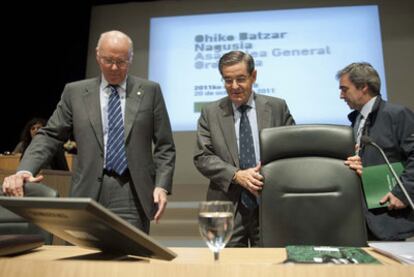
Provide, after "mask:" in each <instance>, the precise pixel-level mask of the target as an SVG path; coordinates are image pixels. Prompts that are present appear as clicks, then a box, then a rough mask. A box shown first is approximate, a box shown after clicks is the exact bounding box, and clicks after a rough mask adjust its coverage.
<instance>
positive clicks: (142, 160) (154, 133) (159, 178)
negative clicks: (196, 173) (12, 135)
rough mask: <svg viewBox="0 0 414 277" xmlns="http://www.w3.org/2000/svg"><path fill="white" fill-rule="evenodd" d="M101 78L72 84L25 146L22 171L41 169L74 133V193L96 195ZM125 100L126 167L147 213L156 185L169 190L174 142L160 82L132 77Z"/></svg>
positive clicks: (99, 165) (101, 154)
mask: <svg viewBox="0 0 414 277" xmlns="http://www.w3.org/2000/svg"><path fill="white" fill-rule="evenodd" d="M99 85H100V78H94V79H88V80H83V81H78V82H73V83H69V84H67V85H66V86H65V88H64V91H63V93H62V97H61V100H60V102H59V103H58V105H57V107H56V110H55V111H54V113H53V115H52V116H51V118H50V119H49V121H48V123H47V126H46V127H44V128H42V129H41V130H40V131H39V132H38V135H36V136H35V138H34V139H33V141H32V143H31V144H30V146H29V147H28V149H27V150H26V155H24V158H23V159H22V161H21V163H20V166H19V170H29V171H30V172H32V173H33V174H37V173H38V171H39V169H40V165H41V164H43V161H44V160H48V159H50V158H51V157H52V156H53V154H54V153H55V152H56V149H57V148H58V147H59V146H61V145H62V143H63V142H65V141H67V140H68V139H69V137H70V136H71V135H72V134H73V137H74V139H75V141H76V143H77V149H78V154H77V155H78V160H77V162H78V163H77V167H76V170H75V172H74V173H73V177H72V186H71V190H70V195H71V196H74V197H91V198H94V199H97V197H98V194H99V189H100V185H101V183H102V179H103V178H102V176H103V166H104V142H103V131H102V119H101V108H100V99H99ZM126 89H127V91H126V104H125V119H124V125H125V145H126V153H127V161H128V168H129V171H130V175H131V178H132V181H133V184H134V185H135V189H136V191H137V194H138V197H139V200H140V201H141V204H142V206H143V208H144V211H145V213H146V215H147V217H148V218H152V217H153V213H154V210H155V207H154V203H153V190H154V187H155V186H159V187H162V188H164V189H165V190H167V191H168V192H171V188H172V178H173V171H174V166H175V145H174V141H173V137H172V132H171V125H170V121H169V117H168V114H167V109H166V106H165V103H164V99H163V96H162V93H161V88H160V86H159V85H158V84H157V83H154V82H151V81H148V80H144V79H141V78H138V77H133V76H128V78H127V86H126Z"/></svg>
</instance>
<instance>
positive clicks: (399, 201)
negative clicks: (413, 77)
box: [336, 63, 414, 240]
mask: <svg viewBox="0 0 414 277" xmlns="http://www.w3.org/2000/svg"><path fill="white" fill-rule="evenodd" d="M336 77H337V79H338V80H339V89H340V90H341V95H340V97H341V99H344V100H345V102H346V103H347V104H348V106H349V107H350V108H351V109H353V110H354V111H352V112H351V113H350V114H349V115H348V117H349V120H350V121H351V122H352V127H353V128H354V132H355V139H356V144H357V149H359V150H358V151H357V155H356V156H353V157H349V158H348V160H347V161H346V163H347V164H348V165H350V166H351V167H352V168H354V169H356V170H357V172H358V173H359V174H361V173H362V171H363V168H362V166H371V165H378V164H384V163H385V161H384V159H383V158H382V156H381V154H380V153H379V152H378V150H377V149H375V148H374V147H372V146H370V145H368V146H365V145H362V144H361V143H360V142H361V136H362V135H368V136H369V137H371V139H372V140H373V141H375V142H376V143H377V144H378V145H379V146H380V147H381V148H382V149H383V150H384V152H385V154H386V155H387V157H388V159H389V160H390V162H402V163H403V165H404V168H405V169H404V171H403V173H402V174H401V176H400V178H401V181H402V183H403V184H404V185H405V188H406V190H407V191H408V193H409V194H410V196H411V199H413V198H414V113H413V112H412V111H411V110H409V109H408V108H405V107H403V106H400V105H395V104H392V103H389V102H386V101H384V100H382V99H381V95H380V88H381V81H380V78H379V75H378V73H377V71H376V70H375V69H374V68H373V67H372V66H371V65H370V64H368V63H352V64H350V65H348V66H347V67H345V68H344V69H342V70H340V71H339V72H338V73H337V75H336ZM361 160H362V166H358V163H359V165H360V164H361ZM378 202H381V203H383V204H384V203H388V204H387V207H386V208H377V209H372V210H368V209H367V207H366V205H365V202H364V203H363V204H364V213H365V219H366V221H367V225H368V231H369V232H368V235H369V238H368V239H369V240H402V239H405V238H408V237H410V236H413V235H414V213H413V211H412V210H411V208H410V207H409V206H408V200H407V198H406V197H405V196H404V194H403V192H402V190H401V189H400V187H399V186H395V187H394V188H393V189H392V190H391V191H390V192H389V193H387V194H386V195H384V196H383V197H382V198H381V199H378Z"/></svg>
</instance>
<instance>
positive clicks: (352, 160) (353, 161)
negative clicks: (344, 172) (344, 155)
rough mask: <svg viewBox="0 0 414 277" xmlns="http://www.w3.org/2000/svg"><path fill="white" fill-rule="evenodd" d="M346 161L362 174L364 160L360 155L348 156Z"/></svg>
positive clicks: (350, 166)
mask: <svg viewBox="0 0 414 277" xmlns="http://www.w3.org/2000/svg"><path fill="white" fill-rule="evenodd" d="M344 163H345V164H346V165H347V166H349V168H351V169H353V170H355V171H356V173H357V174H358V175H359V176H362V161H361V157H360V156H358V155H355V156H351V157H348V159H347V160H346V161H345V162H344Z"/></svg>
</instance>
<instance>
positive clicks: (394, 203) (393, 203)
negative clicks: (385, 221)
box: [380, 192, 407, 210]
mask: <svg viewBox="0 0 414 277" xmlns="http://www.w3.org/2000/svg"><path fill="white" fill-rule="evenodd" d="M386 202H388V210H400V209H404V208H407V205H405V204H404V203H403V202H402V201H401V200H400V199H398V198H397V197H396V196H395V195H394V194H392V193H391V192H389V193H387V194H386V195H385V196H384V197H383V198H381V200H380V204H381V205H382V204H384V203H386Z"/></svg>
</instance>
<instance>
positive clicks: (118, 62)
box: [99, 56, 129, 68]
mask: <svg viewBox="0 0 414 277" xmlns="http://www.w3.org/2000/svg"><path fill="white" fill-rule="evenodd" d="M99 59H100V60H101V62H102V63H103V64H104V65H109V66H113V65H114V64H115V65H116V66H117V67H119V68H126V67H128V65H129V61H128V60H113V59H110V58H106V57H101V56H99Z"/></svg>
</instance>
